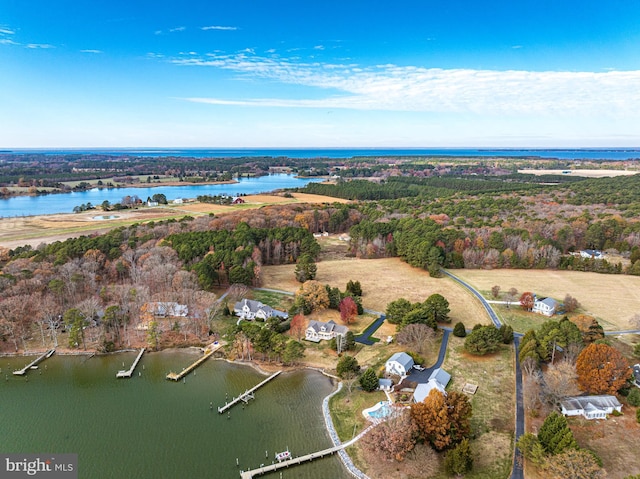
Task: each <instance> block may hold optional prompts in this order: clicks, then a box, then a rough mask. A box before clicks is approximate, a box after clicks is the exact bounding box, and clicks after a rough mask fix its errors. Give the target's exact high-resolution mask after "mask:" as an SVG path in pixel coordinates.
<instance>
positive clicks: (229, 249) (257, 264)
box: [165, 223, 320, 289]
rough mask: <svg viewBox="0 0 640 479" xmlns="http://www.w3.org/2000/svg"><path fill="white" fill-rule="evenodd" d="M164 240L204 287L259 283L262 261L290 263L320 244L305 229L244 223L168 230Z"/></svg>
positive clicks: (310, 254) (313, 254)
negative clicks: (231, 227)
mask: <svg viewBox="0 0 640 479" xmlns="http://www.w3.org/2000/svg"><path fill="white" fill-rule="evenodd" d="M165 243H166V244H168V245H171V247H173V248H174V249H175V250H176V252H177V253H178V256H179V257H180V259H181V260H182V261H184V262H185V263H186V264H187V266H188V267H190V268H192V269H193V271H194V272H195V273H196V275H197V276H198V280H199V281H200V284H201V285H202V287H203V288H204V289H211V288H212V287H213V286H214V285H218V286H220V285H222V284H233V283H241V284H246V285H259V283H260V269H261V266H262V265H263V264H287V263H293V262H295V261H296V259H297V258H298V257H299V256H300V255H303V254H306V255H307V256H309V257H315V256H316V255H317V254H318V252H319V248H320V247H319V245H318V243H317V242H316V241H315V239H314V238H313V235H312V234H311V233H310V232H309V231H307V230H305V229H302V228H292V227H285V228H268V229H265V228H252V227H250V226H249V225H247V224H246V223H240V224H239V225H238V226H237V227H236V229H235V230H233V231H227V230H217V231H192V232H188V233H177V234H172V235H170V236H168V237H167V238H166V239H165Z"/></svg>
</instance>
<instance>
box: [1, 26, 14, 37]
mask: <svg viewBox="0 0 640 479" xmlns="http://www.w3.org/2000/svg"><path fill="white" fill-rule="evenodd" d="M15 33H16V32H15V31H14V30H11V29H10V28H7V27H0V34H2V35H14V34H15Z"/></svg>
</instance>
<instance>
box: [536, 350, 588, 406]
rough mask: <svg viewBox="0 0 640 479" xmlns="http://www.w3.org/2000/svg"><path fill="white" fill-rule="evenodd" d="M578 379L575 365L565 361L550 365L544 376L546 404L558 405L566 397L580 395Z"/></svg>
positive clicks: (543, 387) (543, 388)
mask: <svg viewBox="0 0 640 479" xmlns="http://www.w3.org/2000/svg"><path fill="white" fill-rule="evenodd" d="M577 378H578V374H577V373H576V367H575V364H572V363H571V362H569V361H565V360H562V361H558V362H557V363H555V364H553V363H552V364H549V366H548V367H547V370H546V371H545V373H544V375H543V386H542V391H543V394H544V397H545V400H546V402H547V403H549V404H556V403H557V402H558V401H559V400H560V399H562V398H564V397H567V396H575V395H576V394H580V389H578V383H577V381H576V380H577Z"/></svg>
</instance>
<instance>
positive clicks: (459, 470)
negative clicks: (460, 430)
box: [444, 439, 473, 476]
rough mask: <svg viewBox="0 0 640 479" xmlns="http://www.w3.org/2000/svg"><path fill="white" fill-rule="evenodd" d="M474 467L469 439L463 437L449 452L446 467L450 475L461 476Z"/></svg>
mask: <svg viewBox="0 0 640 479" xmlns="http://www.w3.org/2000/svg"><path fill="white" fill-rule="evenodd" d="M472 467H473V455H472V454H471V447H470V446H469V440H468V439H463V440H462V441H461V442H460V444H458V445H457V446H456V447H454V448H453V449H452V450H451V451H449V452H448V453H447V456H446V457H445V460H444V468H445V470H446V471H447V474H449V475H450V476H461V475H463V474H464V473H466V472H469V471H470V470H471V468H472Z"/></svg>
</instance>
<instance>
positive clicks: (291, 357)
mask: <svg viewBox="0 0 640 479" xmlns="http://www.w3.org/2000/svg"><path fill="white" fill-rule="evenodd" d="M271 319H272V318H270V319H269V320H268V321H266V322H265V323H264V324H259V323H254V322H249V321H243V322H241V323H240V325H239V326H234V327H233V328H231V330H230V331H228V332H227V334H226V336H227V338H228V340H229V343H230V344H231V347H232V350H233V351H234V352H235V354H236V356H237V357H239V358H241V359H242V360H245V359H247V360H249V361H251V360H252V359H257V357H256V355H260V357H261V359H262V360H263V361H276V362H282V363H283V364H295V363H297V362H298V360H299V359H301V358H303V357H304V349H305V348H304V345H303V344H302V343H301V342H300V341H296V340H295V339H290V338H289V337H288V336H286V335H284V334H282V333H283V331H282V330H281V327H280V324H281V322H280V320H279V319H278V318H274V319H273V320H271Z"/></svg>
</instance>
